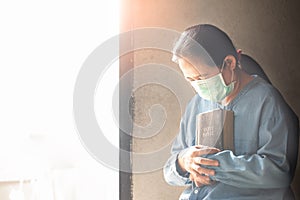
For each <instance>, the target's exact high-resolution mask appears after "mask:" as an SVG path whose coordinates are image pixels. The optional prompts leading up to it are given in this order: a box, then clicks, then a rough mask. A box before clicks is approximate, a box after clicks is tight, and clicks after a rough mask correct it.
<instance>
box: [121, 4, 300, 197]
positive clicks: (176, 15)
mask: <svg viewBox="0 0 300 200" xmlns="http://www.w3.org/2000/svg"><path fill="white" fill-rule="evenodd" d="M298 2H299V1H297V0H289V1H287V0H276V1H274V0H252V1H247V0H226V1H220V0H209V1H208V0H125V1H124V4H130V6H129V7H130V12H131V14H132V20H131V21H130V22H129V24H130V28H131V29H133V28H140V27H162V28H169V29H174V30H177V31H180V32H182V31H183V30H184V29H185V28H186V27H188V26H190V25H193V24H198V23H211V24H214V25H216V26H218V27H220V28H221V29H223V30H224V31H225V32H226V33H228V35H229V36H230V37H231V38H232V40H233V42H234V44H235V45H236V47H237V48H241V49H242V50H243V52H244V53H246V54H248V55H250V56H252V57H254V58H255V59H256V60H257V61H258V63H260V64H261V66H262V67H263V69H264V70H265V72H266V73H267V75H268V76H269V78H270V80H271V81H272V83H273V84H274V85H275V87H277V88H278V89H279V90H280V91H281V93H282V94H283V96H284V97H285V99H286V101H287V102H288V103H289V104H290V106H291V107H292V108H293V109H294V111H295V112H296V113H297V114H298V116H300V104H299V101H300V89H299V85H300V70H299V66H300V59H299V58H298V54H299V53H298V52H300V44H299V39H300V32H299V28H298V27H300V17H299V13H298V10H299V9H300V5H299V3H298ZM123 12H125V13H126V10H123ZM133 40H134V37H133ZM170 58H171V55H170V53H167V52H159V51H155V50H144V51H137V52H135V55H134V66H136V67H138V66H141V65H143V64H147V63H164V64H165V65H168V66H171V67H173V68H174V69H175V70H177V71H179V70H178V67H177V66H176V65H175V64H173V63H171V61H170ZM143 76H147V74H141V73H136V74H135V78H134V80H135V81H137V80H139V79H143ZM161 78H164V77H161ZM183 88H186V86H183ZM189 94H192V93H189ZM134 96H135V123H137V124H139V125H140V126H145V125H147V124H148V123H150V122H151V117H150V115H149V113H148V110H149V109H150V108H151V106H152V105H154V104H161V105H162V106H163V107H164V109H165V113H166V122H165V124H164V126H163V129H162V130H161V131H160V132H159V133H157V134H156V135H155V136H153V137H148V138H144V139H141V138H133V146H132V149H133V151H134V152H143V153H147V152H151V151H156V150H157V149H159V148H160V147H162V146H164V145H165V144H166V143H169V142H170V141H171V140H172V139H173V138H174V136H175V135H176V134H177V132H178V126H179V120H180V109H178V101H177V100H176V95H174V94H173V93H172V92H170V91H169V90H168V89H167V88H164V87H161V86H160V85H155V84H152V85H151V84H148V85H146V86H144V87H139V88H138V89H137V90H136V91H135V94H134ZM158 114H159V113H157V115H158ZM157 115H156V116H157ZM154 117H155V115H154ZM134 131H135V130H134ZM140 164H141V163H137V162H135V160H134V159H133V167H134V166H135V165H140ZM144 164H145V163H144ZM299 164H300V163H299ZM299 164H298V169H297V172H296V178H295V180H294V183H293V186H294V188H298V190H296V193H297V196H298V198H299V197H300V193H299V192H300V191H299V188H300V168H299ZM132 181H133V187H132V190H133V198H134V199H135V200H147V199H149V200H150V199H177V198H178V196H179V194H180V192H181V191H182V189H183V188H180V187H172V186H168V185H167V184H166V183H165V182H164V180H163V176H162V170H161V169H159V170H156V171H154V172H149V173H141V174H133V176H132ZM299 199H300V198H299Z"/></svg>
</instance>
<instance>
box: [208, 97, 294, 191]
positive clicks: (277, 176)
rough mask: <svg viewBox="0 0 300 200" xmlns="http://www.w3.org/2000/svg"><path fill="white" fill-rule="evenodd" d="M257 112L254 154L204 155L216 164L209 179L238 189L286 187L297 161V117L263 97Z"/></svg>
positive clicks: (226, 152)
mask: <svg viewBox="0 0 300 200" xmlns="http://www.w3.org/2000/svg"><path fill="white" fill-rule="evenodd" d="M272 97H274V95H273V96H272ZM275 97H276V96H275ZM274 99H275V100H274ZM259 109H260V110H261V113H260V116H257V117H260V121H261V122H260V123H259V128H258V142H257V146H258V149H257V151H256V152H254V153H253V154H250V153H248V154H244V155H238V156H236V155H234V154H233V153H232V152H231V151H228V150H227V151H222V152H220V153H218V154H215V155H210V156H208V157H209V158H211V159H217V160H219V162H220V167H216V168H215V170H216V176H215V177H213V179H215V180H217V181H220V182H222V183H225V184H228V185H232V186H236V187H239V188H266V189H267V188H285V187H288V186H289V185H290V183H291V181H292V178H293V171H294V169H295V166H296V159H297V153H295V152H297V150H298V118H297V117H296V116H295V115H294V114H293V112H292V111H291V110H289V108H288V107H287V106H284V105H283V104H282V102H281V101H276V98H266V99H265V102H262V107H259ZM253 113H255V111H254V112H253ZM239 130H242V129H239Z"/></svg>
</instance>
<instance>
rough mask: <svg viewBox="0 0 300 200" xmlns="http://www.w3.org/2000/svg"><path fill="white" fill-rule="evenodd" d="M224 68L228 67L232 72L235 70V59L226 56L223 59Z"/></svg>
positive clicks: (231, 56)
mask: <svg viewBox="0 0 300 200" xmlns="http://www.w3.org/2000/svg"><path fill="white" fill-rule="evenodd" d="M224 60H225V63H226V67H229V69H230V70H234V69H235V68H236V59H235V57H234V56H233V55H228V56H226V57H225V59H224Z"/></svg>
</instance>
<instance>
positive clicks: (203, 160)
mask: <svg viewBox="0 0 300 200" xmlns="http://www.w3.org/2000/svg"><path fill="white" fill-rule="evenodd" d="M193 160H194V163H196V164H198V165H209V166H216V167H217V166H219V161H217V160H212V159H208V158H202V157H195V158H193Z"/></svg>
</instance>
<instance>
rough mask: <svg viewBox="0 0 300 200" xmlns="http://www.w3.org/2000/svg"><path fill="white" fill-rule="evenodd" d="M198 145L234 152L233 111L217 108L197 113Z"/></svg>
mask: <svg viewBox="0 0 300 200" xmlns="http://www.w3.org/2000/svg"><path fill="white" fill-rule="evenodd" d="M196 123H197V124H196V145H205V146H211V147H216V148H219V149H221V150H225V149H227V150H232V151H233V152H234V133H233V123H234V115H233V111H230V110H222V109H216V110H212V111H208V112H205V113H200V114H198V115H197V119H196Z"/></svg>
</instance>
